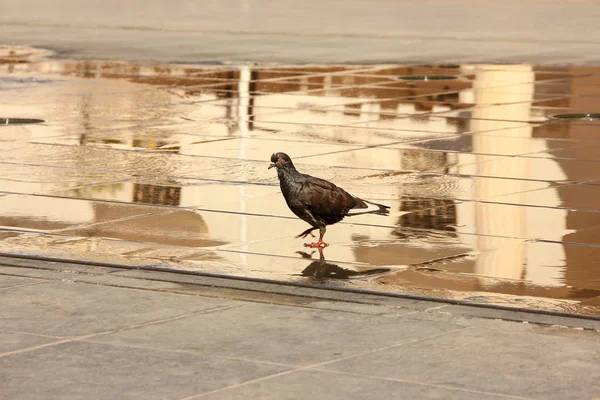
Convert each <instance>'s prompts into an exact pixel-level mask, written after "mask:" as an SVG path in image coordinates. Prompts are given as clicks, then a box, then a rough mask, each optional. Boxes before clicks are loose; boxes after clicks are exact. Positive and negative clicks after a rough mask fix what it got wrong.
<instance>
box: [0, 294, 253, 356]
mask: <svg viewBox="0 0 600 400" xmlns="http://www.w3.org/2000/svg"><path fill="white" fill-rule="evenodd" d="M237 307H242V305H231V306H222V307H216V308H211V309H209V310H202V311H197V312H193V313H187V314H181V315H177V316H174V317H170V318H164V319H161V320H156V321H149V322H144V323H141V324H137V325H131V326H127V327H123V328H116V329H111V330H108V331H103V332H96V333H92V334H88V335H83V336H77V337H71V338H65V339H63V340H58V341H56V342H50V343H45V344H42V345H38V346H32V347H27V348H24V349H19V350H13V351H8V352H5V353H1V354H0V358H2V357H7V356H11V355H14V354H22V353H28V352H30V351H35V350H39V349H43V348H46V347H51V346H56V345H60V344H63V343H69V342H77V341H81V340H85V339H88V338H93V337H98V336H104V335H109V334H112V333H117V332H122V331H129V330H133V329H138V328H143V327H145V326H151V325H160V324H164V323H168V322H171V321H176V320H179V319H185V318H190V317H193V316H195V315H202V314H211V313H213V312H219V311H225V310H229V309H231V308H237Z"/></svg>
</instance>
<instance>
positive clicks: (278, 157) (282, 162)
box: [269, 153, 294, 169]
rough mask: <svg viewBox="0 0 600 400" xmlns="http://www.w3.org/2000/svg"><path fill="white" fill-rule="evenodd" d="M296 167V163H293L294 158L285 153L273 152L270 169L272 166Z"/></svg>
mask: <svg viewBox="0 0 600 400" xmlns="http://www.w3.org/2000/svg"><path fill="white" fill-rule="evenodd" d="M273 167H275V168H277V169H279V168H283V169H285V168H290V167H291V168H294V163H292V159H291V158H290V156H288V155H287V154H285V153H273V155H272V156H271V165H269V169H271V168H273Z"/></svg>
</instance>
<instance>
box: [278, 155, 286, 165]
mask: <svg viewBox="0 0 600 400" xmlns="http://www.w3.org/2000/svg"><path fill="white" fill-rule="evenodd" d="M277 162H278V163H279V164H283V163H284V162H285V160H284V159H283V158H281V157H279V160H277Z"/></svg>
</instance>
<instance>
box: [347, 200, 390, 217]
mask: <svg viewBox="0 0 600 400" xmlns="http://www.w3.org/2000/svg"><path fill="white" fill-rule="evenodd" d="M355 199H356V205H355V206H354V208H353V210H356V209H364V208H366V209H367V210H365V211H360V212H355V213H352V214H348V216H349V217H351V216H353V215H362V214H377V215H390V207H389V206H385V205H383V204H378V203H373V202H372V201H367V200H363V199H359V198H358V197H355ZM375 207H376V208H375Z"/></svg>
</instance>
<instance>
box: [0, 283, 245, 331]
mask: <svg viewBox="0 0 600 400" xmlns="http://www.w3.org/2000/svg"><path fill="white" fill-rule="evenodd" d="M36 286H38V285H33V286H21V287H15V288H12V289H9V290H3V291H1V292H0V297H1V298H2V306H3V312H2V315H1V317H0V318H1V322H2V323H1V325H2V327H3V329H8V330H12V331H19V332H25V333H37V334H43V335H52V336H61V337H76V336H83V335H90V334H95V333H99V332H104V331H110V330H114V329H121V328H126V327H128V326H133V325H138V324H144V323H149V322H152V321H157V320H163V319H168V318H173V317H177V316H181V315H186V314H193V313H197V312H202V311H208V310H211V309H218V308H221V307H227V306H232V305H234V304H235V303H234V302H230V301H224V300H217V299H206V301H203V302H189V300H188V299H187V298H185V297H183V296H180V295H177V294H164V293H155V292H149V291H141V290H123V289H117V288H111V287H98V286H95V285H92V284H76V283H66V282H49V283H46V284H44V286H45V287H44V289H39V288H36Z"/></svg>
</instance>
